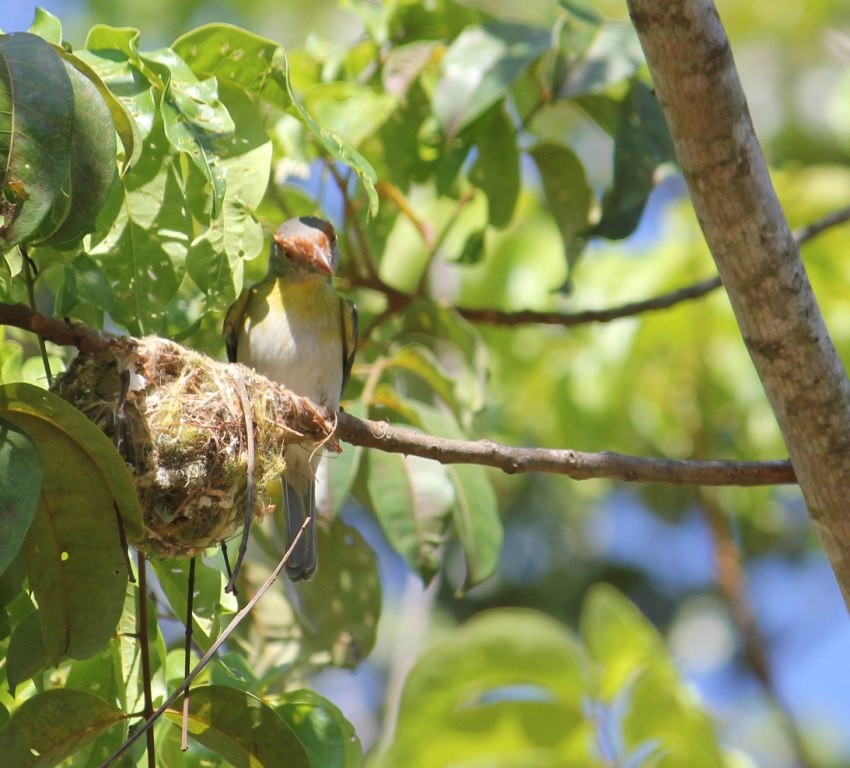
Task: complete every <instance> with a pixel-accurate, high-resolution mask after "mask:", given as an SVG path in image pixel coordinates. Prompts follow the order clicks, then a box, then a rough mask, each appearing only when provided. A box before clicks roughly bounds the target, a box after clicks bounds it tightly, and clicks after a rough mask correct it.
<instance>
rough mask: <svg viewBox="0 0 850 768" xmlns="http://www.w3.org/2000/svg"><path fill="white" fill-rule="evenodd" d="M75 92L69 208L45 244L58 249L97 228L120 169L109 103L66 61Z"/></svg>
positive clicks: (71, 244) (88, 80)
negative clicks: (116, 162) (97, 220)
mask: <svg viewBox="0 0 850 768" xmlns="http://www.w3.org/2000/svg"><path fill="white" fill-rule="evenodd" d="M64 64H65V70H66V71H67V73H68V78H69V80H70V81H71V86H72V88H73V91H74V133H73V143H72V147H71V169H70V191H71V198H70V203H69V205H70V210H71V211H73V215H69V216H67V217H66V218H65V219H64V221H63V222H62V223H61V224H60V226H59V227H58V228H57V229H55V230H54V231H53V232H52V233H51V234H50V235H49V236H48V237H47V238H46V240H45V241H44V243H42V244H43V245H52V246H55V247H57V248H68V247H70V246H73V245H76V244H77V243H78V242H79V240H80V239H81V238H82V236H83V235H85V234H86V233H88V232H90V231H91V230H93V229H94V226H95V220H96V219H97V215H98V214H99V213H100V210H101V208H103V205H104V203H105V202H106V198H107V196H108V195H109V192H110V190H111V189H112V185H113V183H114V182H115V178H116V176H117V174H118V169H117V167H116V164H115V157H116V152H115V150H116V147H115V126H114V124H113V122H112V114H111V112H110V109H109V106H108V105H107V103H106V102H105V101H104V100H103V98H102V96H101V93H100V91H99V90H98V88H97V86H96V85H95V84H94V83H93V82H92V81H91V80H90V79H89V78H88V77H86V76H85V75H84V74H82V73H81V72H80V70H79V69H77V68H76V67H74V66H72V65H71V64H70V63H69V62H68V60H67V59H65V60H64Z"/></svg>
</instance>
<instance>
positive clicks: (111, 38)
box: [75, 25, 157, 171]
mask: <svg viewBox="0 0 850 768" xmlns="http://www.w3.org/2000/svg"><path fill="white" fill-rule="evenodd" d="M138 41H139V31H138V30H136V29H126V28H125V29H116V28H113V27H107V26H104V25H96V26H94V27H92V29H91V30H90V31H89V34H88V37H87V38H86V48H85V49H84V50H79V51H77V52H76V54H75V58H76V59H77V60H79V61H81V62H82V63H83V65H84V66H87V67H89V68H91V70H92V71H93V72H95V73H96V74H97V77H98V78H99V79H100V81H101V82H102V83H104V85H105V86H106V87H107V90H108V92H109V93H111V94H113V95H114V97H115V99H116V100H117V101H116V102H111V101H110V102H108V103H109V104H110V109H111V111H112V119H113V120H114V121H115V125H116V127H117V128H118V131H119V135H121V136H122V142H123V144H124V170H125V171H126V170H127V167H128V166H129V165H132V164H133V163H134V162H135V161H136V160H138V158H139V155H140V154H141V151H142V141H143V140H144V139H146V138H147V136H148V134H149V133H150V132H151V129H152V128H153V123H154V118H155V117H156V113H157V110H156V101H155V99H154V95H153V89H152V88H151V84H150V82H149V81H148V79H147V78H146V77H145V76H144V74H143V73H142V72H141V70H140V69H139V68H138V67H136V66H134V64H133V63H134V62H135V61H136V59H137V57H138ZM128 128H129V131H130V134H131V135H130V136H128V135H127V130H128Z"/></svg>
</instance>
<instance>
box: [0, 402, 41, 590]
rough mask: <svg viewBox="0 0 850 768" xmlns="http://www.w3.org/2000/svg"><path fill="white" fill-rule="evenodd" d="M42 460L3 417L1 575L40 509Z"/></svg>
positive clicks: (0, 428)
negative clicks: (37, 510) (38, 508)
mask: <svg viewBox="0 0 850 768" xmlns="http://www.w3.org/2000/svg"><path fill="white" fill-rule="evenodd" d="M41 476H42V467H41V457H40V456H39V453H38V448H36V446H35V444H34V443H33V442H32V440H31V439H30V438H29V437H28V436H27V433H26V432H25V431H24V430H22V429H21V428H20V427H18V426H16V425H15V424H14V423H12V422H9V421H7V420H6V419H4V418H2V417H0V530H2V531H3V535H2V536H0V574H2V573H4V572H5V570H6V568H8V567H9V565H10V563H11V562H12V561H13V560H14V559H15V556H16V555H17V554H18V552H19V551H20V549H21V545H22V544H23V541H24V537H25V536H26V533H27V531H28V530H29V527H30V524H31V523H32V520H33V517H35V511H36V509H37V507H38V499H39V492H40V491H41Z"/></svg>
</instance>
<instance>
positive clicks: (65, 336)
mask: <svg viewBox="0 0 850 768" xmlns="http://www.w3.org/2000/svg"><path fill="white" fill-rule="evenodd" d="M0 325H15V326H17V327H19V328H24V329H27V330H33V329H34V328H38V329H39V332H40V333H42V334H43V335H44V337H45V338H46V339H47V340H48V341H52V342H54V343H56V344H66V345H73V346H76V347H78V348H80V349H81V350H83V351H86V352H89V353H96V352H102V351H104V350H105V349H107V348H108V347H109V346H111V345H113V344H123V345H125V346H126V345H127V344H128V341H129V340H127V339H123V340H119V339H109V338H108V337H105V336H101V335H100V334H97V333H95V332H94V331H92V330H91V329H90V328H86V327H85V326H83V325H79V324H76V323H69V322H67V321H62V320H52V319H51V318H49V317H44V316H43V315H39V314H38V313H36V312H32V310H30V309H29V308H28V307H25V306H23V305H20V304H16V305H11V304H3V303H2V302H0ZM169 343H170V344H171V345H172V346H173V347H175V348H177V347H178V346H179V345H176V344H174V343H173V342H169ZM256 378H257V380H261V379H262V377H260V376H259V375H257V376H256ZM268 386H269V387H270V388H277V389H280V390H281V391H282V392H285V393H286V394H287V395H291V398H290V400H289V401H288V402H291V405H292V409H291V411H292V413H293V414H294V418H296V419H297V421H298V428H299V431H300V432H301V433H303V434H302V438H303V439H306V440H320V439H321V438H322V434H321V429H320V425H319V424H318V423H316V424H313V421H311V417H310V414H319V415H320V416H322V417H323V418H324V420H325V423H331V424H332V423H333V421H334V414H332V413H330V412H328V411H327V410H326V409H324V408H321V407H320V406H317V405H314V404H312V403H310V401H309V400H307V399H306V398H301V397H298V396H296V395H294V394H291V393H288V392H286V390H284V389H283V388H282V387H280V386H279V385H277V384H273V383H272V382H268ZM301 406H303V407H301ZM299 414H301V415H299ZM303 414H307V415H306V416H303ZM336 418H337V427H336V433H335V435H336V437H338V438H340V439H342V440H345V441H346V442H349V443H351V444H353V445H362V446H364V447H367V448H377V449H378V450H381V451H386V452H389V453H403V454H405V455H412V456H421V457H423V458H426V459H432V460H434V461H439V462H441V463H443V464H480V465H482V466H487V467H495V468H497V469H501V470H502V471H503V472H506V473H508V474H517V473H521V472H548V473H554V474H561V475H567V476H568V477H571V478H573V479H574V480H588V479H591V478H607V479H610V480H623V481H625V482H631V483H673V484H676V485H741V486H753V485H778V484H782V483H793V482H795V478H794V472H793V470H792V469H791V465H790V463H789V462H787V461H765V462H759V461H721V460H710V461H683V460H677V459H652V458H643V457H639V456H626V455H624V454H620V453H613V452H610V451H606V452H603V453H583V452H582V451H574V450H572V449H564V450H554V449H549V448H520V447H512V446H507V445H502V444H500V443H494V442H492V441H490V440H478V441H471V440H470V441H466V440H450V439H446V438H440V437H432V436H430V435H423V434H421V433H419V432H414V431H413V430H410V429H402V428H398V427H392V426H390V425H389V424H386V423H384V422H377V421H369V420H367V419H358V418H355V417H354V416H351V415H349V414H347V413H345V412H340V413H339V414H337V415H336ZM302 422H304V423H302ZM305 424H306V425H307V426H305ZM311 424H312V425H313V426H312V427H311V428H310V429H308V428H307V427H308V426H310V425H311ZM317 430H318V431H317ZM292 439H293V440H297V439H298V438H297V437H293V438H292Z"/></svg>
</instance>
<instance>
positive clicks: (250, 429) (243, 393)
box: [224, 376, 256, 594]
mask: <svg viewBox="0 0 850 768" xmlns="http://www.w3.org/2000/svg"><path fill="white" fill-rule="evenodd" d="M236 382H237V383H236V386H237V388H238V390H239V402H240V404H241V406H242V415H243V417H244V419H245V445H246V452H247V454H248V466H247V469H246V471H247V475H248V478H247V488H246V490H245V522H244V524H243V526H242V540H241V541H240V542H239V554H238V555H237V556H236V564H235V565H234V566H233V572H232V573H231V574H230V578H229V579H228V581H227V586H226V587H225V588H224V591H225V592H233V593H234V594H235V592H236V579H237V577H238V576H239V569H240V568H241V567H242V560H244V558H245V553H246V552H247V551H248V535H249V534H250V532H251V520H252V519H253V517H254V467H255V459H256V457H255V455H254V417H253V415H252V411H251V402H250V400H249V398H248V392H247V390H246V389H245V382H244V380H243V379H242V377H241V376H238V377H237V378H236Z"/></svg>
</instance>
